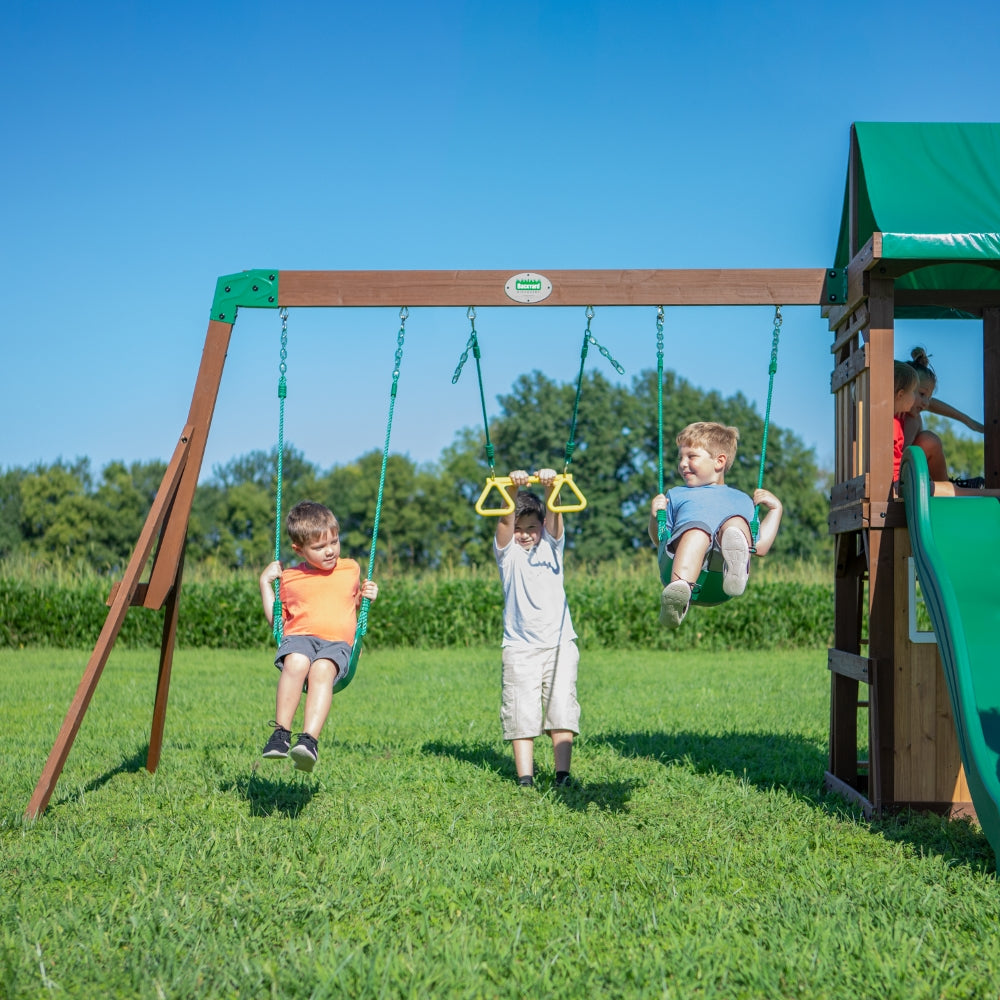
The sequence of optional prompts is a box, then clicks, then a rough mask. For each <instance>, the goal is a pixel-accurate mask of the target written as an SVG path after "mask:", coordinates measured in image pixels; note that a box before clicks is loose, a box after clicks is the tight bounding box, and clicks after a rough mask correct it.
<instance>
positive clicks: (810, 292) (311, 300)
mask: <svg viewBox="0 0 1000 1000" xmlns="http://www.w3.org/2000/svg"><path fill="white" fill-rule="evenodd" d="M827 277H828V273H827V271H826V270H825V269H822V268H790V269H763V270H761V269H757V270H754V269H750V270H721V269H689V270H586V271H579V270H575V271H571V270H557V271H549V272H546V274H545V275H544V276H542V275H539V274H536V273H533V272H522V273H521V274H514V275H512V274H511V272H510V271H498V270H492V271H280V272H279V271H277V270H271V271H268V270H253V271H244V272H241V273H239V274H232V275H224V276H222V277H221V278H219V279H218V281H217V284H216V291H215V297H214V299H213V301H212V307H211V312H210V317H209V321H208V330H207V334H206V338H205V344H204V348H203V351H202V356H201V363H200V366H199V369H198V375H197V378H196V381H195V386H194V392H193V395H192V399H191V405H190V409H189V411H188V416H187V420H186V421H185V423H184V425H183V428H182V430H181V433H180V436H179V438H178V441H177V444H176V446H175V448H174V451H173V454H172V456H171V458H170V461H169V462H168V464H167V468H166V472H165V473H164V476H163V479H162V481H161V484H160V488H159V490H158V491H157V494H156V498H155V500H154V501H153V504H152V507H151V509H150V511H149V514H148V515H147V518H146V522H145V524H144V525H143V528H142V530H141V532H140V534H139V538H138V540H137V542H136V545H135V548H134V550H133V552H132V555H131V557H130V559H129V562H128V565H127V566H126V569H125V572H124V574H123V578H122V580H121V581H120V582H118V583H116V584H115V585H114V586H113V588H112V590H111V594H110V596H109V598H108V605H109V610H108V614H107V617H106V619H105V622H104V626H103V627H102V629H101V632H100V635H99V636H98V638H97V641H96V644H95V646H94V649H93V652H92V653H91V656H90V658H89V660H88V663H87V666H86V668H85V670H84V674H83V677H82V679H81V681H80V684H79V686H78V688H77V691H76V694H75V695H74V698H73V700H72V702H71V704H70V706H69V709H68V711H67V713H66V716H65V718H64V720H63V723H62V726H61V728H60V730H59V733H58V735H57V737H56V741H55V743H54V745H53V747H52V750H51V752H50V753H49V756H48V758H47V760H46V762H45V765H44V767H43V769H42V774H41V776H40V777H39V779H38V783H37V785H36V786H35V790H34V792H33V794H32V796H31V800H30V801H29V803H28V807H27V809H26V816H27V818H29V819H35V818H37V817H38V816H39V815H40V814H41V813H42V812H43V811H44V810H45V808H46V806H47V805H48V802H49V800H50V798H51V796H52V794H53V792H54V790H55V786H56V782H57V781H58V778H59V776H60V774H61V773H62V769H63V766H64V764H65V762H66V759H67V757H68V756H69V752H70V749H71V748H72V744H73V741H74V739H75V738H76V734H77V732H78V731H79V728H80V725H81V723H82V721H83V716H84V714H85V713H86V710H87V707H88V705H89V704H90V700H91V698H92V696H93V693H94V691H95V689H96V686H97V683H98V681H99V680H100V677H101V674H102V672H103V670H104V667H105V665H106V664H107V661H108V658H109V656H110V654H111V651H112V649H113V647H114V644H115V641H116V639H117V637H118V634H119V632H120V631H121V627H122V624H123V623H124V620H125V616H126V614H127V612H128V609H129V608H130V607H134V606H138V607H145V608H150V609H155V610H163V612H164V617H163V630H162V636H161V643H160V657H159V671H158V675H157V683H156V694H155V699H154V705H153V718H152V723H151V727H150V736H149V747H148V751H147V756H146V769H147V770H148V771H150V772H154V771H155V770H156V768H157V766H158V765H159V759H160V754H161V750H162V744H163V733H164V727H165V719H166V709H167V700H168V694H169V685H170V673H171V667H172V662H173V653H174V647H175V644H176V635H177V621H178V610H179V598H180V592H181V583H182V577H183V567H184V549H185V541H186V536H187V530H188V522H189V519H190V514H191V506H192V502H193V499H194V493H195V488H196V486H197V483H198V476H199V474H200V471H201V466H202V461H203V458H204V454H205V446H206V442H207V439H208V433H209V429H210V427H211V422H212V417H213V414H214V410H215V405H216V401H217V399H218V393H219V387H220V384H221V379H222V371H223V367H224V364H225V359H226V355H227V352H228V350H229V346H230V340H231V338H232V332H233V328H234V324H235V322H236V318H237V313H238V311H239V310H240V309H251V308H263V309H279V310H282V313H281V315H282V317H283V320H282V322H283V329H284V317H285V316H286V315H287V313H286V312H285V310H288V309H290V308H299V307H302V308H316V307H332V308H336V307H375V306H382V307H395V308H400V303H406V305H405V306H403V307H402V308H401V310H400V329H399V333H398V335H397V349H396V358H395V368H394V371H393V378H392V389H391V394H390V405H389V418H388V422H387V429H386V441H385V448H384V451H383V463H382V474H381V476H380V481H379V493H378V501H377V504H376V517H375V523H374V524H373V528H372V543H371V552H370V557H369V565H368V573H369V578H370V577H371V572H372V564H373V562H374V557H375V546H376V540H377V534H378V520H379V516H380V513H381V503H382V493H383V486H384V476H385V466H386V459H387V457H388V447H389V435H390V431H391V425H392V412H393V407H394V404H395V399H396V390H397V383H398V379H399V368H400V362H401V358H402V348H403V333H404V326H405V320H406V316H407V314H408V310H409V308H412V307H415V306H417V307H419V306H435V307H442V306H462V307H466V308H467V309H468V304H469V303H470V302H476V303H477V304H479V305H480V306H482V307H490V306H515V307H520V308H527V307H529V306H534V305H542V306H583V307H585V308H587V309H588V327H587V332H586V334H585V337H584V346H583V350H582V352H581V375H582V368H583V364H584V363H585V361H586V354H587V349H588V347H589V346H590V345H591V344H596V340H594V339H593V338H592V335H591V334H590V323H589V320H590V319H591V318H592V315H593V309H594V307H595V306H636V305H647V306H654V307H657V308H658V309H659V310H660V313H659V314H658V315H662V309H663V307H664V306H672V305H675V306H711V305H746V306H751V305H768V306H772V307H775V306H777V305H778V304H779V303H780V304H784V305H808V306H817V305H821V304H823V303H825V302H828V303H836V302H839V301H842V298H841V297H839V293H837V292H836V291H835V292H828V291H827V288H826V280H827ZM468 315H469V319H470V320H471V321H472V322H473V334H472V336H470V340H469V343H470V349H471V350H472V351H473V354H474V355H475V356H476V362H477V368H479V348H478V338H477V336H476V335H475V323H474V320H475V312H474V310H473V309H469V311H468ZM779 316H780V314H779ZM284 332H286V330H284ZM775 332H776V333H777V322H776V327H775ZM286 343H287V341H286V340H285V339H283V352H284V350H285V346H286ZM598 346H599V345H598ZM775 346H776V340H775ZM601 352H602V353H603V354H606V355H607V352H606V351H604V349H603V348H601ZM607 357H608V359H609V361H611V363H612V364H613V365H615V367H616V368H618V366H617V362H614V360H613V359H612V358H611V357H610V355H607ZM773 357H774V355H773V352H772V364H773V363H774V362H773ZM281 364H282V366H284V364H285V356H284V354H283V356H282V360H281ZM460 367H461V366H460ZM660 367H661V386H662V359H661V360H660ZM619 370H620V369H619ZM459 373H460V369H459V372H458V373H456V379H457V375H458V374H459ZM284 374H285V373H284V368H283V367H282V370H281V378H280V379H279V399H280V401H281V402H280V405H279V408H280V415H279V448H278V460H279V463H280V461H281V459H282V451H283V447H284V444H283V437H282V433H283V424H284V409H283V400H284V396H283V387H284V381H283V379H284ZM772 377H773V372H772ZM581 385H582V383H581V382H580V381H579V380H578V385H577V398H576V404H575V406H574V413H573V421H572V425H571V431H570V437H569V441H568V442H567V447H566V461H565V468H564V471H563V473H562V474H561V477H560V479H559V481H558V483H557V486H556V488H555V489H553V492H552V495H551V496H550V504H555V507H554V508H553V509H557V510H563V511H571V510H582V509H584V507H585V506H586V499H585V497H584V496H583V494H582V492H581V491H580V489H579V487H578V486H577V485H576V483H575V482H574V481H573V478H572V474H571V473H570V471H569V467H570V463H571V460H572V453H573V447H574V446H575V439H574V435H575V428H576V417H577V411H578V407H579V402H580V389H581ZM661 391H662V389H661ZM480 393H481V397H482V398H483V406H484V419H485V397H484V396H482V381H481V369H480ZM768 401H769V403H770V393H769V400H768ZM661 443H662V442H661ZM660 451H661V455H662V447H661V449H660ZM487 457H488V461H489V465H490V473H491V475H490V477H489V478H488V479H487V483H486V487H485V489H484V491H483V494H482V495H481V496H480V499H479V501H477V510H479V512H480V513H482V514H484V515H487V516H499V515H502V514H504V513H510V510H509V507H508V505H509V503H510V501H509V497H508V498H507V500H506V501H504V502H502V503H501V505H499V506H496V505H492V506H490V505H487V500H488V499H489V498H490V497H491V495H492V494H493V493H494V492H499V493H500V496H501V500H503V497H505V496H506V491H505V490H503V489H502V487H503V486H504V485H508V484H509V480H508V483H506V484H505V482H504V479H505V477H497V476H496V475H495V469H494V462H493V454H492V445H491V444H490V442H489V439H488V427H487ZM763 461H764V456H763V454H762V456H761V467H762V468H763ZM661 474H662V473H661ZM280 478H281V470H280V467H279V472H278V480H279V483H280ZM279 491H280V486H279ZM560 491H566V492H567V494H572V499H570V498H569V497H568V496H567V498H566V499H564V500H560ZM279 504H280V492H279V498H278V502H277V503H276V507H277V506H279ZM504 508H508V509H506V510H504ZM278 520H279V524H278V525H277V528H276V535H277V534H278V533H280V513H279V514H278ZM278 544H279V543H276V548H277V546H278ZM150 560H152V562H151V566H150V568H149V572H148V578H147V579H146V580H145V581H143V579H142V577H143V576H144V575H145V573H146V567H147V565H150ZM278 617H280V616H278V615H276V618H278ZM367 619H368V608H367V606H366V602H364V601H363V602H362V608H361V610H360V611H359V616H358V629H357V633H356V636H355V642H354V648H353V650H352V656H351V664H352V665H351V667H350V668H349V670H348V674H347V676H345V678H344V679H343V680H342V681H341V682H340V683H339V684H338V687H339V688H340V689H342V688H343V687H345V686H346V685H347V684H348V683H350V680H351V678H352V677H353V676H354V670H355V668H356V665H357V658H358V655H359V654H360V650H361V640H362V639H363V637H364V634H365V632H366V630H367Z"/></svg>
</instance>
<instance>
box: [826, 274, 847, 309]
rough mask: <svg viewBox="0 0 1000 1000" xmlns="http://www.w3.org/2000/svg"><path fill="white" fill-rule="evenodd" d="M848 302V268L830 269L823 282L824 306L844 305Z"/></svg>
mask: <svg viewBox="0 0 1000 1000" xmlns="http://www.w3.org/2000/svg"><path fill="white" fill-rule="evenodd" d="M846 301H847V268H846V267H828V268H827V269H826V278H825V279H824V280H823V305H829V306H837V305H843V304H844V303H845V302H846Z"/></svg>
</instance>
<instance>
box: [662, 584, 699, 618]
mask: <svg viewBox="0 0 1000 1000" xmlns="http://www.w3.org/2000/svg"><path fill="white" fill-rule="evenodd" d="M689 607H691V586H690V584H687V583H685V582H684V581H683V580H674V582H673V583H668V584H667V586H665V587H664V588H663V593H662V594H661V595H660V624H661V625H666V627H667V628H677V626H678V625H680V623H681V622H682V621H684V616H685V615H686V614H687V613H688V608H689Z"/></svg>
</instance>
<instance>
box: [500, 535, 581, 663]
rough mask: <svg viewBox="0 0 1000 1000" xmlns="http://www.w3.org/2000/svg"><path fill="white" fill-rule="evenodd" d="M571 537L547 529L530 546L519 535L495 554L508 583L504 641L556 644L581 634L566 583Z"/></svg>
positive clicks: (503, 579)
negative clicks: (564, 559) (573, 617)
mask: <svg viewBox="0 0 1000 1000" xmlns="http://www.w3.org/2000/svg"><path fill="white" fill-rule="evenodd" d="M565 543H566V536H565V535H563V536H562V537H561V538H553V537H552V536H551V535H550V534H549V533H548V532H547V531H546V530H545V528H544V527H543V528H542V535H541V538H540V539H539V541H538V544H537V545H536V546H535V547H534V548H533V549H524V548H522V547H521V546H520V545H518V544H517V543H516V542H515V541H514V539H513V538H511V540H510V541H509V542H508V543H507V544H506V545H505V546H504V547H503V548H502V549H501V548H498V547H497V544H496V540H494V542H493V554H494V555H495V556H496V560H497V566H498V568H499V570H500V583H501V584H502V586H503V645H504V646H534V647H539V646H541V647H545V648H551V647H554V646H559V645H561V644H562V643H564V642H569V641H570V640H571V639H575V638H576V632H575V631H573V622H572V620H571V619H570V615H569V605H568V604H567V602H566V591H565V589H564V587H563V562H562V556H563V548H564V546H565Z"/></svg>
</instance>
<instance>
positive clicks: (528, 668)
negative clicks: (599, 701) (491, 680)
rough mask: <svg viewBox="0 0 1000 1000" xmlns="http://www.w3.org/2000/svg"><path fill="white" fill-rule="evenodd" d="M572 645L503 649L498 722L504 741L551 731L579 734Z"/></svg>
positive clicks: (577, 658)
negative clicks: (501, 690) (562, 730)
mask: <svg viewBox="0 0 1000 1000" xmlns="http://www.w3.org/2000/svg"><path fill="white" fill-rule="evenodd" d="M579 662H580V651H579V650H578V649H577V648H576V643H575V642H572V641H570V642H564V643H563V644H562V645H561V646H552V647H549V648H544V649H534V648H524V647H517V646H504V648H503V695H502V697H501V701H500V721H501V723H502V724H503V738H504V739H505V740H522V739H534V738H535V737H536V736H541V735H542V733H550V732H552V730H553V729H566V730H568V731H569V732H571V733H574V734H576V733H578V732H579V731H580V704H579V702H577V700H576V671H577V666H578V664H579Z"/></svg>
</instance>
